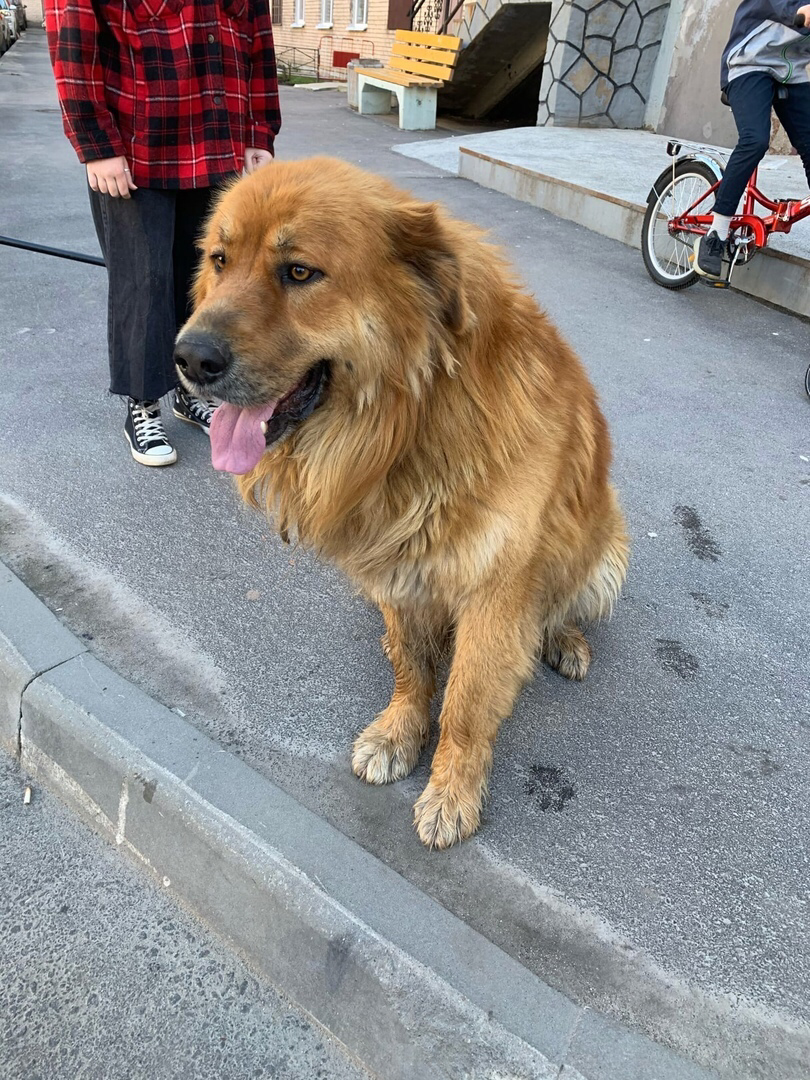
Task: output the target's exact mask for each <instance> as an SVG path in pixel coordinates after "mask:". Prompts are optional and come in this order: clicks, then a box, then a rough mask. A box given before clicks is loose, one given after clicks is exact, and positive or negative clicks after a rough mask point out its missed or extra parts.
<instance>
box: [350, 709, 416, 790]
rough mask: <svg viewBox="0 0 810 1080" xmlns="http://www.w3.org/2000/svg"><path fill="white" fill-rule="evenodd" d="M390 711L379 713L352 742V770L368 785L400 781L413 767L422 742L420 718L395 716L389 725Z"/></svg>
mask: <svg viewBox="0 0 810 1080" xmlns="http://www.w3.org/2000/svg"><path fill="white" fill-rule="evenodd" d="M391 712H392V710H391V708H390V707H389V708H388V709H386V710H385V712H384V713H381V714H380V716H379V717H378V719H377V720H375V721H374V723H373V724H369V726H368V727H367V728H366V729H365V731H363V732H361V733H360V735H358V736H357V739H356V740H355V743H354V749H353V752H352V771H353V772H354V774H355V776H359V777H360V779H361V780H365V781H366V783H368V784H391V783H393V782H394V781H395V780H404V778H405V777H406V776H407V775H408V774H409V773H411V772H413V770H414V769H415V768H416V763H417V761H418V760H419V754H420V753H421V751H422V747H423V745H424V743H425V738H426V735H427V725H426V724H425V722H424V720H423V718H422V717H421V716H417V715H415V714H414V715H411V716H408V717H407V718H405V717H403V716H402V715H401V714H399V715H397V717H396V722H393V723H392V721H394V719H395V718H394V717H393V716H392V715H391ZM398 713H399V710H398ZM403 720H407V721H409V722H403Z"/></svg>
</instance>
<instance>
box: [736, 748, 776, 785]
mask: <svg viewBox="0 0 810 1080" xmlns="http://www.w3.org/2000/svg"><path fill="white" fill-rule="evenodd" d="M726 747H727V748H728V749H729V750H730V751H731V752H732V754H734V756H735V757H738V758H740V759H741V760H742V761H743V762H744V763H746V764H747V765H750V766H752V768H748V769H745V770H744V771H743V776H747V777H748V778H749V779H751V778H753V777H754V776H756V774H757V772H758V773H759V774H760V776H773V774H774V773H778V772H779V771H780V770H781V768H782V766H781V765H780V764H779V762H778V761H774V760H773V758H772V757H771V752H770V750H766V749H765V748H764V747H762V746H752V745H751V744H750V743H745V744H744V745H743V746H737V745H736V743H726Z"/></svg>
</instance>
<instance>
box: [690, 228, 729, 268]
mask: <svg viewBox="0 0 810 1080" xmlns="http://www.w3.org/2000/svg"><path fill="white" fill-rule="evenodd" d="M695 254H696V258H695V270H697V272H698V273H699V274H703V275H704V276H705V277H713V278H719V277H722V275H723V259H724V258H725V257H726V256H727V254H728V241H727V240H721V239H720V237H719V236H718V235H717V233H716V232H714V230H712V231H711V232H709V233H706V235H705V236H701V238H700V241H699V243H698V245H697V251H696V253H695Z"/></svg>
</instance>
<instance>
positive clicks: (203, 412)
mask: <svg viewBox="0 0 810 1080" xmlns="http://www.w3.org/2000/svg"><path fill="white" fill-rule="evenodd" d="M215 408H216V406H215V405H214V403H213V402H211V401H205V399H204V398H198V397H192V396H191V394H187V393H186V391H185V390H181V389H180V387H178V388H177V389H176V390H175V392H174V415H175V416H177V417H179V419H180V420H185V421H186V423H188V424H196V425H197V427H198V428H202V429H203V431H204V432H205V434H206V435H208V434H209V431H208V429H209V428H210V427H211V415H212V413H213V411H214V409H215Z"/></svg>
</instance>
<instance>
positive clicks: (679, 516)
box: [673, 506, 722, 562]
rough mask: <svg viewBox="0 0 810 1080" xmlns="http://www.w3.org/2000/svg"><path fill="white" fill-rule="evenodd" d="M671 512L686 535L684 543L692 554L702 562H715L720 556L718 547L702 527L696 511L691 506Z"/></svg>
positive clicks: (679, 507) (680, 507)
mask: <svg viewBox="0 0 810 1080" xmlns="http://www.w3.org/2000/svg"><path fill="white" fill-rule="evenodd" d="M673 512H674V514H675V520H676V521H677V522H678V524H679V525H680V526H681V528H682V529H683V531H684V533H685V534H686V543H687V544H688V546H689V550H690V551H691V552H692V554H693V555H696V556H697V557H698V558H699V559H702V560H703V561H704V562H717V560H718V559H719V558H720V555H721V554H722V552H721V551H720V546H719V545H718V543H717V541H716V540H715V539H714V537H713V536H712V534H711V533H710V532H709V530H708V529H707V528H705V526H704V525H703V522H702V521H701V520H700V515H699V514H698V512H697V510H695V509H694V508H693V507H691V506H676V507H675V509H674V511H673Z"/></svg>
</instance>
